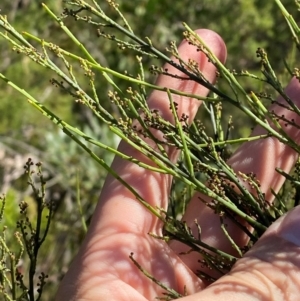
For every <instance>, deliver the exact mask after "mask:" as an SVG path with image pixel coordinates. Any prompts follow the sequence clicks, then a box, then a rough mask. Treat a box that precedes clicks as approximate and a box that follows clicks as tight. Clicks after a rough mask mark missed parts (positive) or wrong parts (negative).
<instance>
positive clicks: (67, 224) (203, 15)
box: [0, 0, 299, 300]
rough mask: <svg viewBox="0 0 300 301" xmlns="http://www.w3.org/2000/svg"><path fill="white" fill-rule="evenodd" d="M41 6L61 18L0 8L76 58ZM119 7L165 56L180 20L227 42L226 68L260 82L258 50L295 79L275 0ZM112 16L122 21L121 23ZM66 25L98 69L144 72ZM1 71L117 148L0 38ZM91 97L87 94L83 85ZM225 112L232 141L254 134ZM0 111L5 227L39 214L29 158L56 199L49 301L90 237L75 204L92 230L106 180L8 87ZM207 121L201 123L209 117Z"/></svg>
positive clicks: (129, 57)
mask: <svg viewBox="0 0 300 301" xmlns="http://www.w3.org/2000/svg"><path fill="white" fill-rule="evenodd" d="M42 2H44V3H46V4H47V5H48V6H49V7H50V8H51V9H52V10H53V11H54V12H56V13H57V14H61V13H62V11H63V7H64V4H63V1H60V0H58V1H50V0H43V1H41V0H2V1H1V3H0V9H1V13H2V14H4V15H7V17H8V20H9V22H10V23H11V24H13V25H14V26H15V28H16V29H19V30H21V31H27V32H29V33H32V34H34V35H36V36H39V37H41V38H44V39H45V40H47V41H52V42H53V43H55V44H58V45H60V46H62V47H64V48H66V49H68V50H69V51H70V52H76V51H77V50H75V47H74V45H73V44H72V42H71V41H70V40H69V38H68V37H67V36H66V35H65V34H64V33H63V32H62V31H61V29H60V28H59V26H58V24H56V23H54V22H53V20H52V19H50V18H49V16H48V15H47V14H46V13H45V12H44V11H43V9H42V7H41V3H42ZM98 2H99V4H100V6H101V7H102V9H103V10H105V11H107V13H108V14H111V16H113V15H114V14H115V12H114V11H112V10H111V8H110V7H109V5H108V4H107V2H106V1H105V0H99V1H98ZM117 2H118V3H119V5H120V6H119V8H120V10H121V11H122V12H123V14H124V15H125V17H126V19H127V20H128V22H129V24H130V25H131V27H132V29H133V31H134V32H135V34H136V35H137V36H139V37H141V38H144V37H146V36H147V37H149V38H150V39H151V40H152V43H153V44H154V45H155V46H156V47H157V48H159V49H160V50H161V51H165V48H166V47H167V46H168V44H169V42H170V41H171V40H176V41H177V43H179V42H180V41H181V39H182V31H183V26H182V22H186V23H187V24H188V25H189V26H190V27H191V28H194V29H197V28H209V29H212V30H215V31H216V32H217V33H219V34H220V35H221V36H222V37H223V39H224V41H225V43H226V45H227V49H228V54H229V55H228V60H227V64H226V65H227V67H228V68H230V69H236V70H237V71H238V70H242V69H243V70H248V71H249V72H251V73H253V74H259V73H260V66H259V63H258V61H257V59H256V53H255V52H256V49H257V48H258V47H261V48H265V50H266V51H267V53H268V57H269V60H270V62H271V64H272V65H273V68H274V70H275V71H276V73H277V75H278V76H279V77H280V79H281V80H282V83H283V84H286V83H287V81H288V79H289V76H288V73H287V71H286V70H285V68H284V63H283V61H284V59H285V60H286V61H287V62H288V64H290V65H291V67H292V68H291V69H293V67H295V66H296V65H297V63H296V62H297V59H299V58H298V54H297V51H296V49H295V46H294V44H293V42H292V39H291V35H290V32H289V29H288V26H287V24H286V22H285V20H284V17H283V16H282V14H281V12H280V10H279V9H278V7H277V6H276V4H275V2H274V1H260V0H234V1H233V0H201V1H200V0H199V1H198V0H195V1H190V0H181V1H173V0H165V1H158V0H139V1H127V0H118V1H117ZM282 3H283V4H284V5H285V7H286V9H287V10H288V11H289V12H291V13H293V15H294V18H295V19H296V20H297V19H299V18H298V16H297V14H298V13H299V12H298V11H297V6H296V5H295V1H294V0H285V1H282ZM115 18H119V16H117V15H115ZM119 21H120V20H119ZM64 22H65V24H66V25H68V26H69V27H70V29H71V30H72V32H73V33H75V34H76V36H77V37H78V38H79V40H80V41H81V42H82V43H83V44H84V45H85V46H86V47H87V48H88V49H89V51H90V52H91V53H92V54H93V56H94V57H95V58H96V59H98V60H99V62H100V63H101V64H102V65H104V66H109V67H110V68H111V69H115V70H119V71H122V72H123V71H124V70H127V72H128V73H130V74H136V73H137V72H138V71H137V64H136V59H135V56H134V54H131V53H129V51H128V50H122V49H119V48H118V47H117V46H116V44H113V43H109V42H108V41H107V40H104V39H103V38H101V37H100V38H99V37H97V29H96V28H94V30H91V27H89V26H87V24H85V23H82V22H80V23H79V22H78V23H77V22H76V21H74V20H73V19H69V18H67V19H65V20H64ZM144 64H145V66H148V67H150V66H151V64H156V65H159V64H160V63H159V62H157V61H152V60H151V59H146V58H145V60H144ZM0 72H2V73H4V74H5V75H6V76H7V77H8V78H10V79H11V80H12V81H14V82H15V83H17V84H19V85H20V87H22V88H23V89H25V90H27V91H28V92H29V93H31V94H32V95H34V96H35V97H36V98H37V99H38V100H39V101H41V102H42V103H44V104H45V105H47V106H48V107H50V108H51V109H52V110H53V112H55V113H56V114H57V115H58V116H59V117H61V118H62V119H64V120H66V121H68V122H69V123H71V124H72V125H76V126H77V127H78V128H81V129H84V130H85V131H88V133H89V134H90V135H91V136H94V137H95V138H97V139H98V140H100V141H102V142H104V143H106V144H108V145H113V146H115V145H116V144H117V143H118V141H117V139H116V138H115V137H114V136H112V134H111V133H109V132H108V130H107V128H106V126H104V125H102V124H101V123H99V122H98V121H95V120H94V119H93V118H92V116H91V115H90V112H89V111H88V110H86V109H85V108H84V107H83V106H79V105H78V104H76V103H75V102H74V101H72V99H71V97H70V96H69V95H66V94H65V93H61V92H60V90H59V89H57V88H56V87H55V86H53V85H51V84H50V83H49V80H50V79H51V77H52V74H51V73H50V72H48V71H47V70H46V69H42V68H39V66H38V65H36V64H34V63H32V62H31V61H30V60H29V59H28V58H27V57H25V56H19V55H18V54H16V53H15V52H12V50H11V45H9V44H8V43H7V42H6V41H5V40H3V39H1V40H0ZM145 72H146V80H148V81H154V80H155V78H154V76H153V75H151V74H150V73H149V72H148V70H145ZM116 82H117V84H118V85H119V86H120V87H121V88H124V89H125V88H126V83H124V82H121V81H119V82H118V80H117V79H116ZM241 82H242V85H243V86H244V87H245V88H246V89H247V90H249V91H250V90H254V91H255V92H260V91H266V92H268V88H267V87H264V86H262V84H261V83H260V82H255V81H250V80H249V79H248V78H241ZM220 85H222V82H220ZM109 88H110V87H109V86H108V85H107V83H106V81H104V80H103V82H102V81H101V80H100V81H99V82H98V83H97V90H98V91H101V94H102V96H103V97H102V99H101V102H102V103H105V107H106V108H107V109H108V110H109V111H110V112H113V113H114V114H117V112H115V111H114V110H115V109H114V107H113V106H112V105H111V103H110V102H109V100H108V97H107V92H108V89H109ZM86 89H87V90H88V89H90V87H89V86H88V85H87V86H86ZM224 110H225V113H224V116H225V119H226V116H228V114H229V113H228V112H230V114H231V115H233V121H234V126H235V131H234V132H233V133H232V135H248V134H249V132H250V128H251V127H252V126H253V125H252V124H251V123H247V121H246V120H245V119H244V118H238V116H235V110H234V109H233V108H224ZM0 112H1V118H0V192H1V193H6V194H7V204H8V205H7V207H6V210H7V214H6V218H7V220H6V221H5V223H6V225H10V226H11V228H12V229H13V230H14V228H13V227H14V223H15V221H16V219H17V216H18V211H19V210H18V206H17V203H18V202H19V201H20V200H22V199H24V198H25V199H26V200H27V201H28V202H29V203H30V202H31V203H32V204H33V205H32V206H33V207H34V200H33V198H32V197H31V194H30V189H28V187H27V185H26V181H25V180H24V175H23V174H24V170H23V165H24V163H25V162H26V161H27V158H28V157H31V158H32V159H33V160H34V161H35V162H38V161H42V162H43V169H44V172H45V177H46V178H47V180H48V184H47V198H49V199H52V200H55V201H56V203H57V204H58V208H57V211H56V213H55V216H54V222H53V224H52V229H51V232H50V234H49V237H48V240H47V242H46V243H45V246H44V247H43V249H42V250H41V252H42V254H43V255H42V256H41V258H43V257H44V260H43V262H40V263H39V266H38V269H39V270H41V271H44V272H45V273H47V274H49V280H48V285H47V286H46V287H45V289H46V290H47V292H45V299H43V300H47V299H48V300H52V299H53V294H54V292H55V290H56V287H57V283H58V282H59V279H60V278H61V277H62V276H63V274H64V273H65V271H66V270H67V267H68V264H69V262H70V260H71V259H72V257H73V256H74V254H75V252H76V250H77V249H78V245H79V244H80V242H81V241H82V238H83V236H84V229H83V227H82V223H81V217H80V212H79V210H78V206H77V199H78V198H79V199H80V202H81V205H82V208H83V212H84V219H85V220H86V221H87V223H88V222H89V219H90V217H91V215H92V212H93V208H94V206H95V203H96V201H97V198H98V195H99V192H100V190H101V185H102V184H103V181H104V178H105V172H104V171H103V170H101V169H99V167H98V166H97V165H96V164H95V163H94V162H93V161H92V159H91V158H89V157H88V155H87V154H85V153H84V152H83V151H82V150H81V149H80V148H79V147H78V146H77V145H76V144H75V143H74V142H73V141H71V140H70V139H69V138H68V137H66V136H64V134H63V133H62V132H61V131H60V130H59V129H57V128H56V127H54V125H53V124H52V123H51V122H50V121H49V120H48V119H46V118H44V117H43V116H42V115H41V114H40V113H39V112H37V111H35V110H33V108H32V107H31V106H29V105H28V103H27V102H26V99H24V98H23V97H22V96H21V95H20V94H18V93H17V92H16V91H14V90H13V89H12V88H10V87H9V86H8V85H5V83H4V82H0ZM226 114H227V115H226ZM203 116H204V117H205V114H204V115H203ZM225 121H226V120H225ZM95 151H96V152H97V153H98V154H99V156H101V157H102V158H105V160H106V161H107V162H110V161H111V160H112V157H111V155H110V154H109V153H105V152H104V151H103V150H96V149H95ZM50 246H51V248H50Z"/></svg>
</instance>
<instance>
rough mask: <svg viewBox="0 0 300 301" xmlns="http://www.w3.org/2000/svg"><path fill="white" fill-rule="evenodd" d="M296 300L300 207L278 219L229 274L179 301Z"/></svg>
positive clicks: (299, 270)
mask: <svg viewBox="0 0 300 301" xmlns="http://www.w3.org/2000/svg"><path fill="white" fill-rule="evenodd" d="M194 300H202V301H220V300H230V301H235V300H243V301H258V300H259V301H273V300H274V301H275V300H276V301H279V300H280V301H281V300H282V301H283V300H288V301H296V300H300V206H298V207H296V208H294V209H293V210H291V211H290V212H289V213H288V214H286V215H284V216H282V217H281V218H280V219H278V220H277V221H276V222H275V223H274V224H273V225H272V226H271V227H270V228H269V229H268V230H267V231H266V232H265V234H264V235H263V236H262V237H261V238H260V240H259V241H258V242H257V243H256V244H255V245H254V247H253V248H252V249H251V250H250V251H249V252H248V253H246V255H245V256H244V257H243V258H242V259H240V260H238V261H237V263H236V264H235V265H234V267H233V268H232V270H231V271H230V273H228V274H227V275H226V276H224V277H222V278H220V279H219V280H218V281H216V282H215V283H214V284H212V285H210V286H209V287H207V288H206V289H205V290H203V291H201V292H199V293H197V294H196V295H193V296H189V297H185V298H183V299H182V301H194Z"/></svg>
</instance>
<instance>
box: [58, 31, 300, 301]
mask: <svg viewBox="0 0 300 301" xmlns="http://www.w3.org/2000/svg"><path fill="white" fill-rule="evenodd" d="M197 32H198V34H199V35H200V36H201V38H202V39H203V40H204V41H205V43H206V44H207V45H208V46H209V48H210V49H211V50H212V51H213V52H214V54H215V55H216V56H217V57H218V58H219V60H220V61H223V62H224V61H225V59H226V48H225V45H224V42H223V41H222V39H221V38H220V37H219V36H217V35H216V34H215V33H213V32H211V31H208V30H198V31H197ZM179 51H180V54H181V57H182V58H183V59H186V60H187V59H188V58H191V59H193V60H195V61H197V62H198V63H199V66H200V69H201V71H202V72H203V74H204V76H205V77H206V78H207V79H208V80H209V81H210V82H214V80H215V73H216V69H215V67H214V66H213V65H212V64H211V63H209V62H208V61H207V58H206V57H205V55H204V54H202V53H200V52H197V51H196V50H195V47H193V46H190V45H188V43H187V42H183V43H182V44H181V45H180V47H179ZM166 68H168V70H169V72H171V73H174V74H178V75H180V74H181V73H180V72H179V71H178V70H176V69H175V68H173V67H172V66H166ZM158 85H160V86H164V87H168V88H173V89H176V90H181V91H185V92H192V93H194V94H198V95H203V96H205V95H206V94H207V93H208V90H207V89H206V88H204V87H203V86H201V85H199V84H197V83H195V82H192V81H181V80H180V79H175V78H169V77H166V76H160V77H159V78H158ZM286 93H287V94H288V95H289V96H290V98H291V99H292V100H293V101H294V103H295V104H296V105H297V106H298V107H300V84H299V82H298V81H297V80H296V79H292V81H291V82H290V84H289V85H288V87H287V89H286ZM173 98H174V101H175V102H176V103H178V114H179V116H180V115H181V114H182V113H185V114H187V115H188V116H189V122H191V121H192V119H193V118H194V116H195V114H196V112H197V110H198V108H199V106H200V104H201V103H200V102H199V101H198V100H194V99H189V98H187V97H180V96H177V95H174V96H173ZM279 101H281V102H284V100H283V99H279ZM148 104H149V107H150V108H151V109H154V108H155V109H158V110H159V111H160V113H161V114H162V116H163V118H165V119H167V120H169V121H172V120H173V117H172V116H173V115H172V113H171V112H170V109H169V99H168V97H167V95H166V93H164V92H160V91H154V92H153V93H152V94H151V95H150V97H149V99H148ZM272 109H274V110H275V111H276V112H277V113H278V114H279V115H280V116H281V115H282V114H284V115H285V117H286V118H288V119H292V118H294V120H295V123H296V124H299V123H300V117H299V116H297V115H296V114H295V113H294V112H291V111H288V110H286V109H284V108H283V107H280V106H276V105H273V108H272ZM264 132H265V131H264V130H263V129H262V128H260V127H256V128H255V129H254V134H255V135H257V134H259V133H264ZM286 132H287V134H288V135H289V136H291V137H292V138H293V139H294V140H295V141H296V142H297V143H299V142H300V134H299V130H298V129H297V128H295V127H291V126H290V127H287V129H286ZM157 134H159V133H157ZM147 142H149V143H151V141H147ZM119 150H120V151H121V152H123V153H126V154H128V155H129V156H132V157H134V158H137V159H138V160H140V161H143V162H147V163H148V164H151V163H149V159H147V158H146V157H144V156H143V155H142V154H141V153H139V152H138V151H137V150H134V149H133V148H131V147H130V146H129V145H128V144H126V143H125V142H123V141H122V142H121V143H120V146H119ZM166 151H167V153H168V155H169V157H170V159H171V160H172V161H173V162H175V161H176V160H177V158H178V150H176V149H175V148H171V147H169V148H167V149H166ZM296 159H297V154H296V152H295V151H293V150H292V149H290V148H289V147H287V146H286V145H284V144H282V143H280V142H279V141H278V140H276V139H275V138H273V137H269V138H267V139H264V140H258V141H252V142H247V143H245V144H243V145H242V146H241V147H240V148H239V149H238V151H237V152H236V153H235V154H234V155H233V156H232V157H231V158H230V160H229V164H230V165H231V166H232V167H233V168H234V169H235V170H236V171H241V172H243V173H249V172H253V173H254V174H256V177H257V179H258V180H259V181H260V183H261V190H262V192H264V193H265V194H266V199H267V200H268V201H270V202H271V201H272V194H271V192H270V187H272V188H273V189H274V190H275V191H276V192H277V191H279V189H280V187H281V185H282V184H283V181H284V179H283V177H282V176H280V174H278V173H277V172H276V171H275V167H279V168H281V169H282V170H284V171H286V172H289V171H290V169H291V168H292V167H293V165H294V163H295V161H296ZM112 168H113V169H114V170H115V171H116V172H117V173H118V175H119V176H120V177H122V178H123V179H125V180H126V182H127V183H128V184H130V185H131V186H132V187H133V188H134V189H135V190H136V191H137V192H138V193H139V194H140V195H141V197H143V198H144V199H145V200H146V201H147V202H149V204H150V205H151V206H153V207H160V208H164V209H166V208H167V205H168V199H169V192H170V186H171V181H172V179H171V177H170V176H169V175H163V174H159V173H155V172H152V171H150V170H145V169H143V168H141V167H139V166H137V165H135V164H133V163H130V162H128V161H124V160H122V159H120V158H115V160H114V162H113V166H112ZM198 197H199V194H196V195H195V196H194V197H193V199H192V200H191V202H190V204H189V206H188V208H187V211H186V214H185V216H184V217H183V219H184V220H186V221H187V224H188V225H190V226H191V228H193V227H194V226H193V225H194V220H195V219H197V221H198V223H199V225H200V227H201V230H202V235H201V239H202V240H203V241H204V242H206V243H207V244H209V245H211V246H214V247H216V248H218V249H221V250H223V251H226V252H229V253H230V252H231V253H232V252H233V250H232V247H231V245H230V242H229V241H228V240H227V239H226V238H225V236H224V234H223V232H222V231H221V230H220V227H219V225H220V221H219V217H218V216H216V215H215V214H214V212H213V211H212V210H211V209H210V208H208V207H207V206H205V205H204V204H203V203H202V202H200V201H199V199H198ZM299 225H300V208H299V207H297V208H295V209H294V210H292V211H291V212H290V213H289V214H288V215H286V216H284V217H282V218H280V219H279V220H278V221H277V222H275V223H274V224H273V225H272V226H271V227H270V228H269V229H268V230H267V231H266V233H265V234H264V235H263V236H262V238H261V239H260V240H259V241H258V243H257V244H256V245H255V246H254V247H253V248H252V249H251V250H250V251H249V252H248V253H246V255H245V256H244V257H243V258H242V259H240V260H238V261H237V263H236V264H235V265H234V267H233V269H232V270H231V271H230V272H229V273H228V274H227V275H225V276H223V277H221V278H220V279H219V280H217V281H216V282H215V283H214V284H212V285H209V286H207V287H206V284H205V283H204V282H202V281H201V280H200V279H199V278H198V277H196V276H195V274H194V271H196V270H200V269H201V266H200V264H198V263H197V260H198V259H199V258H197V256H198V255H195V254H194V253H191V254H188V255H184V256H179V255H178V254H179V253H180V252H182V251H186V250H187V249H186V247H185V246H183V245H182V244H181V243H179V242H176V241H174V242H172V243H170V244H167V243H166V242H165V241H163V240H158V239H155V238H153V237H151V236H149V235H148V233H149V232H151V233H154V234H157V235H162V222H161V221H160V220H158V218H156V217H155V216H153V215H152V214H151V213H149V211H147V210H146V209H145V207H144V206H142V205H141V204H140V203H139V202H138V201H137V200H136V199H135V197H134V196H133V195H132V193H131V192H129V191H128V190H127V189H126V188H125V187H124V186H122V185H121V184H120V183H119V182H118V181H117V180H116V179H114V178H113V177H111V176H108V177H107V180H106V182H105V185H104V187H103V190H102V193H101V196H100V201H99V203H98V205H97V207H96V209H95V213H94V216H93V219H92V222H91V225H90V227H89V231H88V233H87V236H86V238H85V240H84V242H83V244H82V246H81V248H80V250H79V253H78V254H77V256H76V258H75V259H74V261H73V263H72V265H71V267H70V269H69V271H68V273H67V274H66V276H65V278H64V279H63V281H62V283H61V285H60V288H59V291H58V294H57V297H56V300H57V301H70V300H81V301H83V300H85V301H87V300H88V301H98V300H111V301H129V300H130V301H133V300H138V301H143V300H155V298H156V297H157V296H161V295H162V289H161V288H160V287H159V286H158V285H156V284H154V283H153V282H151V280H149V279H148V278H146V277H145V276H144V275H142V274H141V272H140V271H139V270H138V269H137V267H136V266H135V265H134V264H133V262H132V261H131V260H129V258H128V257H129V255H130V254H131V253H134V258H135V260H136V261H137V262H138V263H139V264H140V265H141V266H142V267H143V268H145V270H147V271H148V272H149V273H150V274H152V275H153V276H154V277H155V278H156V279H158V280H159V281H161V282H163V283H164V284H166V285H167V286H169V287H170V288H173V289H174V290H176V291H178V292H179V293H182V294H183V293H184V288H186V292H187V293H188V296H186V297H183V298H181V299H180V300H182V301H196V300H201V301H208V300H209V301H220V300H222V301H223V300H232V301H233V300H243V301H250V300H251V301H252V300H263V301H272V300H300V297H299V296H300V227H299ZM298 229H299V230H298ZM227 230H228V232H229V233H230V235H231V236H232V237H233V238H234V239H235V241H236V243H237V244H238V245H239V246H244V245H245V244H246V242H247V237H246V236H245V235H244V234H243V232H242V231H241V230H239V229H238V228H236V227H235V225H234V224H233V223H230V222H229V223H228V229H227Z"/></svg>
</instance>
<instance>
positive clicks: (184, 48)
mask: <svg viewBox="0 0 300 301" xmlns="http://www.w3.org/2000/svg"><path fill="white" fill-rule="evenodd" d="M198 34H199V35H201V37H202V38H203V40H205V42H206V44H207V45H208V46H209V47H210V48H211V50H212V51H213V52H214V53H215V54H216V56H217V57H219V59H220V60H221V61H224V60H225V56H226V49H225V45H224V42H223V41H222V39H221V38H220V37H219V36H218V35H217V34H215V33H214V32H212V31H209V30H199V31H198ZM179 53H180V56H181V57H182V58H183V59H184V60H185V61H188V59H192V60H194V61H196V62H198V64H199V67H200V70H201V71H202V72H203V74H204V76H205V77H206V78H207V79H208V80H209V81H210V82H214V80H215V76H216V68H215V67H214V66H213V65H212V64H211V63H210V62H208V60H207V58H206V57H205V55H204V54H202V53H199V52H197V51H196V49H195V47H193V46H191V45H189V44H188V43H187V42H186V41H184V42H182V44H181V45H180V46H179ZM164 68H165V69H168V71H169V72H170V73H172V74H175V75H178V76H184V74H182V73H181V72H180V71H178V70H177V69H175V68H174V67H172V66H170V65H166V66H165V67H164ZM157 84H158V85H160V86H163V87H168V88H172V89H176V90H181V91H184V92H189V93H195V94H198V95H203V96H204V95H206V94H207V93H208V90H207V89H206V88H204V87H203V86H201V85H199V84H197V83H195V82H193V81H187V80H180V79H178V78H171V77H168V76H165V75H162V76H160V77H159V78H158V80H157ZM173 97H174V101H175V102H177V103H178V113H179V115H180V114H181V113H183V112H184V113H185V114H187V115H189V116H190V119H192V118H193V117H194V116H195V114H196V112H197V110H198V107H199V105H200V102H199V101H198V100H191V99H190V98H188V97H183V96H178V95H174V96H173ZM148 104H149V107H150V109H157V110H159V111H160V113H161V115H162V117H163V118H164V119H166V120H169V121H172V113H171V111H170V109H169V106H170V104H169V99H168V96H167V94H166V93H164V92H161V91H154V92H153V93H152V94H151V95H150V97H149V100H148ZM157 134H159V133H157ZM146 142H147V143H151V141H149V140H146ZM119 151H121V152H122V153H125V154H127V155H128V156H132V157H134V158H136V159H138V160H139V161H141V162H147V164H153V163H151V162H149V159H147V158H146V157H144V156H143V155H142V154H141V153H140V152H138V151H137V150H135V149H133V148H132V147H130V146H129V145H128V144H126V143H125V142H124V141H122V142H121V143H120V146H119ZM166 151H167V153H168V155H169V156H171V157H172V160H173V161H174V160H176V158H177V151H176V150H175V149H173V148H168V149H166ZM112 168H113V169H114V170H115V171H116V172H117V174H118V175H119V176H120V177H121V178H122V179H123V180H125V181H126V182H127V183H128V184H129V185H130V186H131V187H133V188H134V189H135V190H136V191H137V192H138V193H139V195H140V196H141V197H142V198H143V199H145V200H146V201H147V202H148V203H149V204H150V205H151V206H153V207H155V206H159V207H162V208H166V207H167V203H168V194H169V189H170V184H171V178H170V176H166V175H162V174H159V173H155V172H152V171H149V170H145V169H143V168H140V167H139V166H137V165H135V164H133V163H130V162H128V161H125V160H122V159H120V158H115V160H114V162H113V164H112ZM100 199H101V201H100V202H99V204H98V206H97V208H96V210H95V213H94V216H93V220H92V223H91V226H90V234H92V235H93V233H95V232H97V233H99V231H101V233H104V231H108V232H109V231H117V230H118V229H119V228H120V227H122V231H129V232H132V231H144V232H145V231H147V232H149V231H154V228H156V227H157V219H155V218H154V217H153V215H152V214H151V213H149V212H148V211H147V210H145V208H144V207H143V206H142V205H141V204H140V203H139V202H138V201H137V200H136V198H135V197H134V196H133V194H132V193H131V192H130V191H129V190H128V189H127V188H125V187H124V186H122V185H120V183H119V182H118V181H117V180H116V179H114V178H113V177H111V176H109V177H108V179H107V181H106V183H105V185H104V187H103V190H102V193H101V197H100ZM157 228H158V227H157Z"/></svg>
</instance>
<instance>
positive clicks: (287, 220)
mask: <svg viewBox="0 0 300 301" xmlns="http://www.w3.org/2000/svg"><path fill="white" fill-rule="evenodd" d="M277 234H278V236H280V237H282V238H283V239H285V240H286V241H289V242H291V243H293V244H295V245H297V246H299V247H300V206H298V207H296V208H294V209H293V210H292V211H290V212H289V213H288V214H287V215H285V216H284V217H283V220H282V222H281V224H280V226H279V227H278V228H277Z"/></svg>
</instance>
